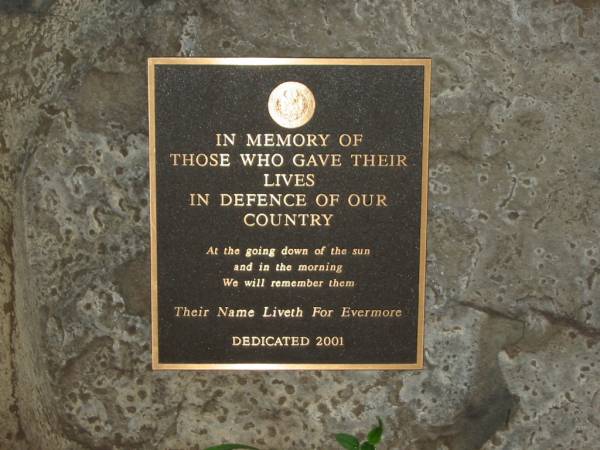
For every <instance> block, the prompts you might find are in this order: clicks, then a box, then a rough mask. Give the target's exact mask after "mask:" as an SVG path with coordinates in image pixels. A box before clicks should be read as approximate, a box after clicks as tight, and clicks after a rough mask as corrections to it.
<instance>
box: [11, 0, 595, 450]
mask: <svg viewBox="0 0 600 450" xmlns="http://www.w3.org/2000/svg"><path fill="white" fill-rule="evenodd" d="M17 3H19V4H23V5H33V6H35V5H44V7H45V9H44V8H42V9H41V10H36V11H34V12H33V13H32V12H31V11H29V12H28V11H25V10H24V9H23V8H21V9H20V10H19V9H18V8H17V10H15V9H14V8H13V9H12V10H10V8H4V12H0V125H1V128H0V302H1V305H0V306H1V309H0V311H1V316H0V334H1V341H0V401H1V402H2V406H3V407H2V408H0V425H1V426H0V430H1V431H0V448H2V449H36V450H37V449H48V450H54V449H57V450H58V449H129V448H136V449H150V448H160V449H188V448H196V449H197V448H203V446H207V445H209V444H215V443H219V442H222V441H224V440H233V441H243V442H247V443H253V444H255V445H257V446H260V447H262V448H264V449H278V450H282V449H331V448H334V447H335V445H334V444H333V443H332V433H333V432H335V431H358V430H364V429H365V428H367V427H368V426H369V425H370V424H372V423H373V422H374V420H375V417H376V416H377V415H380V416H381V417H382V418H383V420H384V422H385V424H386V426H387V431H386V434H385V439H384V445H383V447H384V448H388V449H403V450H413V449H414V450H417V449H418V450H434V449H436V450H442V449H461V450H462V449H465V450H469V449H479V448H483V449H486V450H492V449H494V450H495V449H506V450H508V449H528V450H532V449H544V450H546V449H578V450H581V449H583V450H592V449H597V448H598V442H600V299H599V296H600V263H599V261H600V244H599V242H600V239H599V230H600V208H599V206H598V205H600V144H599V143H600V126H599V125H598V124H599V121H600V3H599V2H597V1H593V0H573V1H550V0H544V1H526V0H525V1H521V0H488V1H477V2H475V1H473V2H454V1H438V2H422V1H397V2H386V1H379V0H371V1H360V2H356V3H354V2H349V1H331V2H325V1H322V2H317V1H300V2H275V1H266V0H265V1H252V2H251V1H246V2H242V1H224V2H211V1H201V2H200V1H192V0H189V1H185V2H168V1H152V0H142V1H139V2H138V1H126V2H125V1H113V2H110V1H97V2H91V1H81V2H80V1H74V0H72V1H57V2H54V3H53V4H50V3H51V2H6V5H8V4H17ZM25 9H27V8H25ZM173 55H181V56H190V55H193V56H414V55H416V56H431V57H432V58H433V89H432V95H433V97H432V126H431V143H432V144H431V182H430V191H431V195H430V203H431V204H430V220H429V238H430V242H429V252H428V291H427V301H428V305H427V338H426V348H427V352H426V369H425V370H423V371H420V372H385V373H384V372H267V373H207V372H196V373H194V372H185V373H184V372H180V373H164V372H163V373H154V372H152V371H151V370H150V353H149V287H148V284H149V282H148V264H149V261H148V239H149V238H148V167H147V156H146V155H147V119H146V94H145V89H146V75H145V71H146V58H147V57H149V56H173Z"/></svg>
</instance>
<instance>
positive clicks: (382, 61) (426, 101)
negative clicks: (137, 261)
mask: <svg viewBox="0 0 600 450" xmlns="http://www.w3.org/2000/svg"><path fill="white" fill-rule="evenodd" d="M160 64H168V65H234V66H260V65H349V66H361V65H370V66H422V67H423V69H424V77H423V83H424V86H423V155H422V156H423V159H422V172H421V229H420V249H419V250H420V253H419V257H420V261H419V311H418V326H417V361H416V362H415V363H413V364H410V363H409V364H283V363H282V364H279V363H275V364H247V363H242V364H236V363H233V364H165V363H160V362H159V361H158V281H157V279H158V271H157V270H158V269H157V242H156V238H157V235H156V231H157V230H156V128H155V125H156V123H155V121H156V111H155V79H154V74H155V70H154V69H155V66H157V65H160ZM430 102H431V59H430V58H418V59H416V58H412V59H404V58H148V116H149V124H148V133H149V142H148V144H149V169H150V255H151V256H150V257H151V296H152V369H153V370H411V369H412V370H414V369H422V368H423V365H424V362H423V352H424V340H425V277H426V255H427V193H428V192H427V191H428V186H429V119H430Z"/></svg>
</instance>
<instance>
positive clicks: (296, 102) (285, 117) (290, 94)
mask: <svg viewBox="0 0 600 450" xmlns="http://www.w3.org/2000/svg"><path fill="white" fill-rule="evenodd" d="M315 106H316V102H315V97H314V95H313V93H312V92H311V91H310V89H309V88H307V87H306V86H305V85H303V84H302V83H298V82H297V81H286V82H285V83H281V84H280V85H279V86H277V87H276V88H275V89H273V92H271V95H270V96H269V114H271V118H272V119H273V120H274V121H275V122H276V123H277V125H280V126H282V127H284V128H298V127H301V126H302V125H304V124H306V123H307V122H308V121H309V120H310V119H312V116H313V114H314V113H315Z"/></svg>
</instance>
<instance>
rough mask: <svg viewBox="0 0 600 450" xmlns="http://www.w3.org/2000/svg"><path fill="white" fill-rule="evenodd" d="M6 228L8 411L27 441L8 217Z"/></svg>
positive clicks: (18, 437) (18, 436)
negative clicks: (19, 382) (21, 403)
mask: <svg viewBox="0 0 600 450" xmlns="http://www.w3.org/2000/svg"><path fill="white" fill-rule="evenodd" d="M0 202H2V205H1V206H2V209H3V210H4V211H7V212H8V211H10V209H9V208H8V205H7V204H6V203H5V202H4V200H2V199H0ZM7 222H8V223H7V225H6V230H5V232H4V235H3V236H2V247H3V253H4V255H5V263H6V265H7V266H8V273H9V274H10V280H8V283H7V285H8V299H7V302H6V303H5V304H4V313H5V314H7V315H8V317H9V323H10V331H9V350H10V361H8V363H9V364H10V384H11V398H12V402H11V404H10V405H9V407H8V409H9V411H10V412H11V413H12V414H13V415H14V417H15V419H16V424H17V432H16V435H15V439H16V440H18V441H25V442H27V435H26V434H25V429H24V428H23V420H22V418H21V412H20V408H19V399H18V396H17V380H18V377H17V368H16V365H15V361H16V357H17V355H16V351H15V340H16V334H17V315H16V312H15V302H16V295H15V292H16V289H15V263H14V257H13V239H14V228H13V227H14V225H13V221H12V220H11V219H10V218H9V219H8V221H7Z"/></svg>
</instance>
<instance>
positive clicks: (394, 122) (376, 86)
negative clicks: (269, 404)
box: [148, 58, 431, 370]
mask: <svg viewBox="0 0 600 450" xmlns="http://www.w3.org/2000/svg"><path fill="white" fill-rule="evenodd" d="M148 69H149V113H150V127H149V128H150V137H149V139H150V184H151V186H150V188H151V253H152V361H153V368H154V369H269V370H271V369H321V370H322V369H418V368H421V367H422V365H423V337H424V329H423V327H424V324H423V322H424V296H425V235H426V224H427V153H428V134H429V92H430V91H429V85H430V73H431V61H430V60H429V59H410V60H408V59H320V58H302V59H263V58H217V59H212V58H210V59H209V58H192V59H186V58H152V59H150V60H149V68H148Z"/></svg>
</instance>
